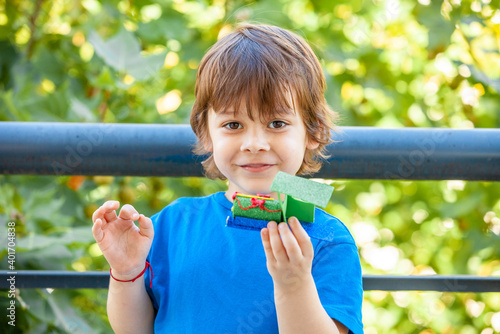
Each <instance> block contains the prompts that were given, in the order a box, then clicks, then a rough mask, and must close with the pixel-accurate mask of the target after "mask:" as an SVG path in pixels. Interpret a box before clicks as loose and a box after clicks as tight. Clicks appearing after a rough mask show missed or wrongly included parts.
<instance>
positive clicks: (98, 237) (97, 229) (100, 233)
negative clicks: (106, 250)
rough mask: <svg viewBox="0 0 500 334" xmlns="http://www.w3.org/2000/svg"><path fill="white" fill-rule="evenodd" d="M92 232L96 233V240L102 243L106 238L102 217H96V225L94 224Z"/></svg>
mask: <svg viewBox="0 0 500 334" xmlns="http://www.w3.org/2000/svg"><path fill="white" fill-rule="evenodd" d="M92 234H93V235H94V239H95V241H97V243H100V242H101V241H102V239H103V238H104V231H103V230H102V220H101V219H100V218H97V219H96V222H95V223H94V226H92Z"/></svg>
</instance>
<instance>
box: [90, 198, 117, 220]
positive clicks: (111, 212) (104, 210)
mask: <svg viewBox="0 0 500 334" xmlns="http://www.w3.org/2000/svg"><path fill="white" fill-rule="evenodd" d="M119 207H120V202H118V201H106V202H105V203H104V204H103V205H102V206H101V207H100V208H99V209H98V211H99V213H100V215H97V216H96V218H101V217H102V218H104V220H106V222H112V221H115V220H116V212H115V210H116V209H118V208H119Z"/></svg>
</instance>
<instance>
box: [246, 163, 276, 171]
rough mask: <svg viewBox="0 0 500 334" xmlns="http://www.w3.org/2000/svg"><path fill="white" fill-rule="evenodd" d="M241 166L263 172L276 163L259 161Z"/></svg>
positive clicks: (248, 169) (247, 169)
mask: <svg viewBox="0 0 500 334" xmlns="http://www.w3.org/2000/svg"><path fill="white" fill-rule="evenodd" d="M239 166H240V167H241V168H243V169H244V170H246V171H249V172H253V173H258V172H263V171H265V170H267V169H269V168H271V167H272V166H274V164H261V163H257V164H245V165H239Z"/></svg>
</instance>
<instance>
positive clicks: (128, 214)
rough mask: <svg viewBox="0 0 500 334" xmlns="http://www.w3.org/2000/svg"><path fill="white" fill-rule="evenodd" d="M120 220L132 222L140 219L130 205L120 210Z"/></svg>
mask: <svg viewBox="0 0 500 334" xmlns="http://www.w3.org/2000/svg"><path fill="white" fill-rule="evenodd" d="M118 217H119V218H121V219H125V220H127V219H130V220H137V219H139V213H138V212H137V210H136V209H134V207H133V206H132V205H130V204H125V205H124V206H122V209H121V210H120V214H119V215H118Z"/></svg>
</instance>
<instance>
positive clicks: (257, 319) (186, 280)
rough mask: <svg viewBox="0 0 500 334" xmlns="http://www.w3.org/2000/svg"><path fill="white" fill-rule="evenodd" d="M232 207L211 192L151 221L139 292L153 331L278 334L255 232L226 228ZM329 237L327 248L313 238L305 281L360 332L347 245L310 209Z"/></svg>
mask: <svg viewBox="0 0 500 334" xmlns="http://www.w3.org/2000/svg"><path fill="white" fill-rule="evenodd" d="M231 207H232V203H231V202H230V201H229V200H228V199H227V198H226V197H225V196H224V193H223V192H218V193H215V194H213V195H210V196H207V197H198V198H180V199H178V200H176V201H174V202H172V203H171V204H170V205H168V206H167V207H165V208H164V209H163V210H162V211H160V212H159V213H157V214H155V215H154V216H152V217H151V219H152V220H153V224H154V230H155V236H154V240H153V244H152V246H151V250H150V252H149V255H148V261H149V262H150V263H151V267H152V270H153V287H152V289H150V288H149V282H150V279H151V275H150V273H149V271H147V272H146V276H145V277H146V279H145V286H146V290H147V292H148V294H149V296H150V297H151V301H152V303H153V307H154V309H155V311H156V319H155V324H154V328H155V332H156V333H169V334H181V333H182V334H186V333H188V334H190V333H193V334H194V333H216V334H250V333H255V334H257V333H262V334H264V333H265V334H269V333H278V321H277V317H276V309H275V305H274V293H273V281H272V278H271V275H270V274H269V272H268V271H267V267H266V256H265V253H264V248H263V246H262V241H261V237H260V233H258V232H255V231H248V230H241V229H236V228H231V227H227V226H226V219H227V217H228V216H229V215H230V214H231ZM315 221H327V223H328V224H330V225H331V228H332V229H334V230H335V233H336V236H337V237H336V238H335V240H334V241H333V242H327V241H321V240H317V239H312V238H311V242H312V244H313V247H314V254H315V255H314V260H313V265H312V275H313V277H314V281H315V283H316V288H317V289H318V294H319V297H320V300H321V303H322V305H323V307H324V309H325V310H326V312H327V313H328V315H329V316H330V317H331V318H334V319H336V320H338V321H340V322H341V323H342V324H344V325H345V326H346V327H348V328H349V329H350V333H355V334H359V333H363V324H362V321H361V303H362V299H363V287H362V278H361V267H360V263H359V256H358V251H357V248H356V245H355V243H354V240H353V238H352V236H351V234H350V233H349V231H348V230H347V228H346V227H345V226H344V224H342V222H340V221H339V220H338V219H337V218H335V217H333V216H331V215H329V214H327V213H326V212H324V211H322V210H319V209H316V213H315Z"/></svg>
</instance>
